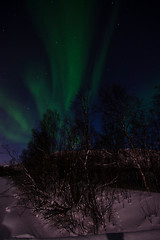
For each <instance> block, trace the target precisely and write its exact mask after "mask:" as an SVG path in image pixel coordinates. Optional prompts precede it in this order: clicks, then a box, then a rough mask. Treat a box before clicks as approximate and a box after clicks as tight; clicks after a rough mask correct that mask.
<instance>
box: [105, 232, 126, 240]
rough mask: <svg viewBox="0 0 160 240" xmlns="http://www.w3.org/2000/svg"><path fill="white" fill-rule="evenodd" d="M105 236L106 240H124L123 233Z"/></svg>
mask: <svg viewBox="0 0 160 240" xmlns="http://www.w3.org/2000/svg"><path fill="white" fill-rule="evenodd" d="M106 235H107V238H108V240H124V238H123V237H124V234H123V233H108V234H106Z"/></svg>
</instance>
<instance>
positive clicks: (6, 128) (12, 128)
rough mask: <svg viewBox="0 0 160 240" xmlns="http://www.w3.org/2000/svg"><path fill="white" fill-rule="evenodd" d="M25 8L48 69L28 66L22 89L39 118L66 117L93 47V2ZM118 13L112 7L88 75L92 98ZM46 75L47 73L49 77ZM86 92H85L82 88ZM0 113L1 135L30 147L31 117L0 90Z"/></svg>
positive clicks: (59, 1) (71, 0)
mask: <svg viewBox="0 0 160 240" xmlns="http://www.w3.org/2000/svg"><path fill="white" fill-rule="evenodd" d="M28 2H29V4H28V5H27V8H28V10H29V13H31V14H30V15H31V16H32V21H33V23H34V26H35V28H36V29H37V32H38V35H39V36H40V38H41V40H42V42H43V44H44V47H45V50H46V54H47V57H48V62H49V64H50V65H49V66H47V64H46V65H45V66H43V65H42V64H39V65H38V67H37V66H35V65H34V64H32V63H31V64H30V66H28V69H27V70H26V73H25V75H24V77H23V78H24V79H25V86H26V87H27V89H28V90H29V94H30V95H31V96H32V98H33V99H34V103H35V105H36V108H37V112H38V115H39V118H42V115H43V114H44V112H45V111H46V110H47V109H52V110H53V109H56V110H58V111H59V112H60V113H61V114H62V113H63V112H65V111H69V108H70V105H71V102H72V101H73V100H74V99H75V96H76V94H77V93H78V92H79V90H80V89H81V88H82V86H85V84H86V82H87V81H88V80H86V78H85V76H86V72H87V68H88V66H89V62H90V61H91V60H92V59H91V57H90V55H91V51H92V52H93V51H94V49H93V46H94V45H93V42H94V37H95V35H96V32H95V29H96V28H95V26H96V22H97V21H98V19H96V17H97V15H96V10H97V4H98V1H97V0H87V1H86V0H76V1H75V0H53V1H48V0H34V1H31V0H30V1H27V3H28ZM118 9H119V2H118V1H117V2H116V3H115V6H114V8H113V12H112V16H111V19H110V22H109V23H107V24H106V27H105V31H104V33H103V38H101V39H100V41H99V43H98V44H99V47H98V53H97V54H96V57H95V59H93V62H92V64H91V65H92V69H91V72H90V74H89V82H90V94H91V95H92V96H94V95H95V94H96V92H97V88H98V85H99V83H100V80H101V76H102V73H103V69H104V67H105V66H104V64H105V59H106V57H107V52H108V48H109V45H110V42H111V39H112V35H113V32H114V26H115V23H116V19H117V15H118ZM46 72H49V74H48V75H47V74H46ZM86 87H87V86H86ZM0 98H1V103H0V107H1V109H2V110H3V111H4V112H5V114H6V117H5V118H6V119H5V120H4V119H3V117H2V118H1V120H0V131H1V134H2V135H4V136H5V138H6V139H8V140H9V141H12V142H23V143H26V142H28V140H29V138H30V133H31V129H32V128H33V127H34V125H35V122H34V117H33V116H34V114H35V113H32V112H26V110H25V109H24V107H22V103H21V102H20V101H19V102H18V101H16V100H15V99H14V98H13V97H12V96H10V95H9V93H8V94H7V92H6V91H4V89H1V90H0Z"/></svg>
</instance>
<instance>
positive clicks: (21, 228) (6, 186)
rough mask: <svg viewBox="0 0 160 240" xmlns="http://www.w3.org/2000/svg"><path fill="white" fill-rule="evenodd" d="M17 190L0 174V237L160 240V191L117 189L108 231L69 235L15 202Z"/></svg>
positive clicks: (16, 200)
mask: <svg viewBox="0 0 160 240" xmlns="http://www.w3.org/2000/svg"><path fill="white" fill-rule="evenodd" d="M18 198H19V193H18V190H17V189H16V188H15V187H14V186H13V185H12V182H11V181H8V180H7V179H5V178H0V239H12V238H18V239H24V238H28V239H32V238H33V239H36V238H37V239H40V238H45V239H46V238H52V239H53V238H54V239H55V240H56V239H57V240H58V239H65V240H68V239H77V240H79V239H81V240H87V239H90V240H107V239H108V240H135V239H136V240H160V194H158V193H146V192H141V191H124V190H123V191H120V190H119V191H118V192H117V198H116V200H115V203H114V208H113V212H114V218H113V219H112V221H111V222H110V223H108V226H107V234H105V233H102V234H100V235H94V236H91V235H87V236H83V237H79V236H78V237H76V236H73V235H72V236H71V235H70V236H68V235H69V234H68V233H67V232H66V231H65V230H61V231H60V229H56V228H55V227H53V226H52V225H49V224H48V223H46V222H45V221H44V220H42V219H40V218H39V216H36V215H35V214H34V213H33V212H32V211H31V209H25V208H23V207H22V206H18Z"/></svg>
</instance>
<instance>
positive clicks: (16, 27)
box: [0, 0, 160, 144]
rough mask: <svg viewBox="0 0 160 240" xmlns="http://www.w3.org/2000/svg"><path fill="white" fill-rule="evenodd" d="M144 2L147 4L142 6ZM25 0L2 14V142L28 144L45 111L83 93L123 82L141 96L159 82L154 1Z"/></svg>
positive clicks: (67, 107)
mask: <svg viewBox="0 0 160 240" xmlns="http://www.w3.org/2000/svg"><path fill="white" fill-rule="evenodd" d="M144 3H145V2H144ZM144 3H143V1H142V2H141V3H139V1H134V3H133V2H132V1H121V0H117V1H109V0H99V1H98V0H87V1H86V0H34V1H32V0H28V1H23V0H22V1H20V0H16V1H14V2H12V1H8V2H7V3H5V2H4V3H3V4H2V7H1V10H0V23H1V25H0V32H1V34H0V51H1V56H0V83H1V88H0V99H1V101H0V140H1V144H4V143H16V142H17V143H26V142H28V140H29V138H30V135H31V129H32V128H33V127H35V126H36V125H37V123H38V122H39V120H40V119H41V118H42V115H43V113H44V112H45V111H46V110H47V109H57V110H58V111H59V112H60V113H61V114H63V113H64V112H67V111H68V113H69V110H70V104H71V102H72V101H73V100H74V99H75V96H76V94H77V93H78V92H79V90H80V89H82V88H84V89H85V88H88V89H90V94H91V95H92V96H94V97H96V94H97V92H98V89H99V86H100V85H102V84H107V83H111V82H122V83H123V84H124V85H126V86H127V88H128V89H129V90H131V91H133V92H136V93H138V94H139V95H140V96H144V97H145V98H146V94H150V95H151V91H150V89H151V88H152V89H153V87H154V86H153V84H156V83H159V76H160V72H159V67H158V64H157V62H158V56H159V53H160V51H159V48H158V46H159V41H158V40H160V39H159V38H160V36H159V35H158V34H157V32H158V31H159V30H158V18H159V14H158V11H157V9H158V8H157V6H156V4H155V3H152V4H151V3H150V4H148V5H147V3H145V4H144Z"/></svg>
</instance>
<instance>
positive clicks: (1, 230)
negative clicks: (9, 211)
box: [0, 224, 11, 240]
mask: <svg viewBox="0 0 160 240" xmlns="http://www.w3.org/2000/svg"><path fill="white" fill-rule="evenodd" d="M9 237H11V231H10V230H9V228H7V227H6V226H4V225H2V224H1V225H0V240H3V239H7V238H9Z"/></svg>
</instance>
